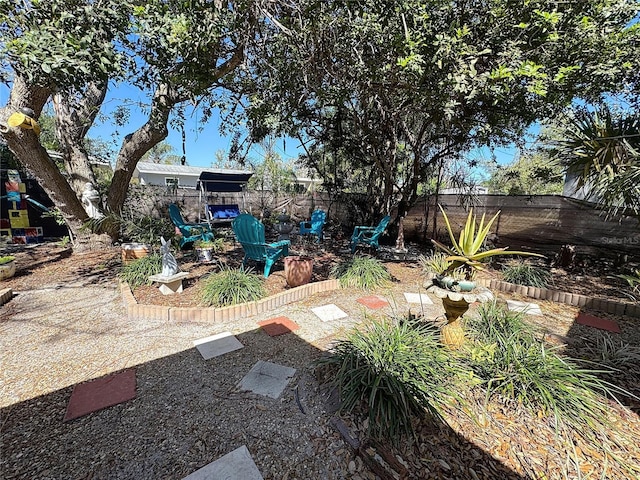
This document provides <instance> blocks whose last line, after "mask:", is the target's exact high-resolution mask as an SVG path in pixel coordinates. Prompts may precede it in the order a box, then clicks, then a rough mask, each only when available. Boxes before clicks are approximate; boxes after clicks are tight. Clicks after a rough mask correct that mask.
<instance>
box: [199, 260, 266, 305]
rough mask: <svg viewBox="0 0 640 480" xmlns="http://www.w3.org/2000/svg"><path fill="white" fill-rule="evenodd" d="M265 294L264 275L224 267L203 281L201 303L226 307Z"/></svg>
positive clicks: (258, 297) (255, 298)
mask: <svg viewBox="0 0 640 480" xmlns="http://www.w3.org/2000/svg"><path fill="white" fill-rule="evenodd" d="M265 295H266V291H265V288H264V282H263V280H262V277H260V276H258V275H256V274H255V273H252V272H250V271H245V270H236V269H232V268H223V269H222V270H220V271H219V272H217V273H213V274H211V275H209V276H207V277H206V278H204V280H203V281H202V286H201V288H200V304H201V305H204V306H207V307H210V306H214V307H224V306H227V305H236V304H238V303H245V302H251V301H254V300H260V299H261V298H263V297H264V296H265Z"/></svg>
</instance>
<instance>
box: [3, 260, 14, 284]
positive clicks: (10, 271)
mask: <svg viewBox="0 0 640 480" xmlns="http://www.w3.org/2000/svg"><path fill="white" fill-rule="evenodd" d="M15 273H16V261H15V260H13V261H11V262H7V263H3V264H2V265H0V280H6V279H7V278H11V277H13V276H14V275H15Z"/></svg>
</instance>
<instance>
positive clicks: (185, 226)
mask: <svg viewBox="0 0 640 480" xmlns="http://www.w3.org/2000/svg"><path fill="white" fill-rule="evenodd" d="M169 217H170V218H171V221H172V222H173V224H174V225H175V226H176V227H177V228H178V230H180V233H181V234H182V236H181V237H180V248H182V247H184V246H185V245H187V244H190V243H193V242H195V241H196V240H213V232H212V231H211V226H210V225H209V224H208V223H187V222H185V221H184V218H182V214H181V213H180V209H179V208H178V206H177V205H176V204H175V203H172V204H170V205H169Z"/></svg>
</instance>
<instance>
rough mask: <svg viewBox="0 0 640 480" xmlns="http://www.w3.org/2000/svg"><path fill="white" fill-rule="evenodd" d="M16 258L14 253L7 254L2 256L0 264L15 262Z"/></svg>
mask: <svg viewBox="0 0 640 480" xmlns="http://www.w3.org/2000/svg"><path fill="white" fill-rule="evenodd" d="M15 259H16V257H14V256H13V255H5V256H4V257H0V265H4V264H5V263H10V262H13V261H14V260H15Z"/></svg>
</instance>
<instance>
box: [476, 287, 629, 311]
mask: <svg viewBox="0 0 640 480" xmlns="http://www.w3.org/2000/svg"><path fill="white" fill-rule="evenodd" d="M476 282H477V283H478V284H479V285H482V286H483V287H487V288H491V289H493V290H499V291H501V292H513V293H518V294H520V295H523V296H526V297H531V298H536V299H539V300H550V301H552V302H557V303H564V304H566V305H573V306H575V307H586V308H590V309H592V310H598V311H601V312H605V313H611V314H613V315H628V316H630V317H640V304H632V303H621V302H618V301H616V300H609V299H605V298H594V297H587V296H586V295H580V294H577V293H567V292H561V291H559V290H551V289H549V288H538V287H527V286H524V285H516V284H515V283H509V282H503V281H501V280H495V279H478V280H476Z"/></svg>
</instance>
